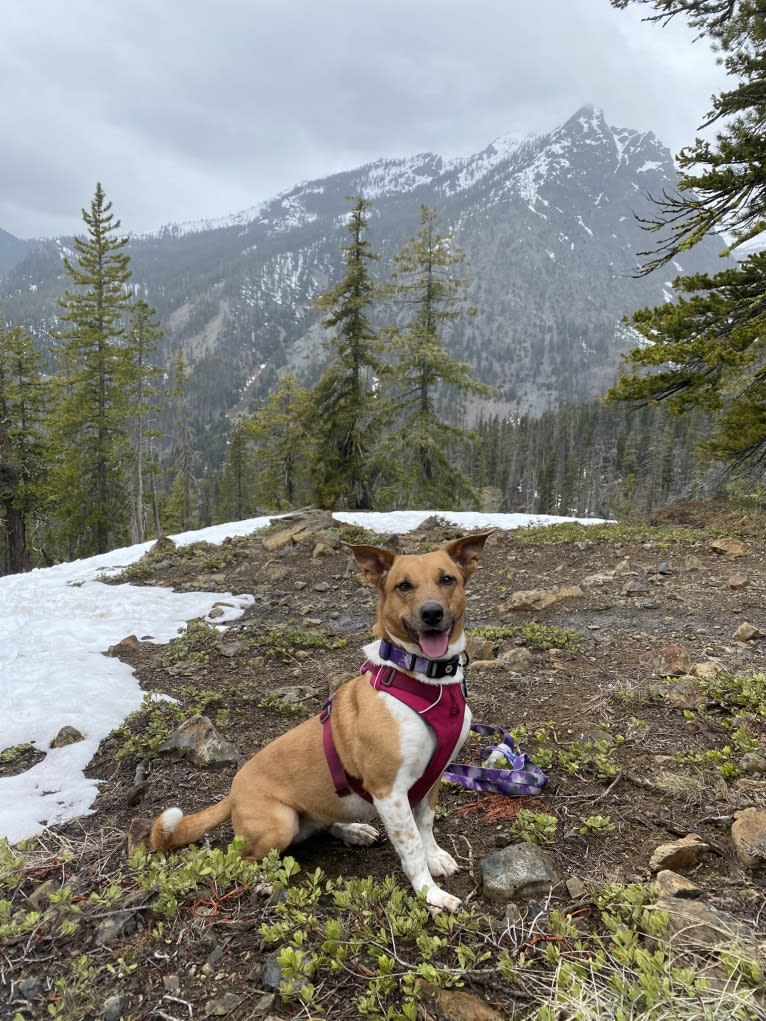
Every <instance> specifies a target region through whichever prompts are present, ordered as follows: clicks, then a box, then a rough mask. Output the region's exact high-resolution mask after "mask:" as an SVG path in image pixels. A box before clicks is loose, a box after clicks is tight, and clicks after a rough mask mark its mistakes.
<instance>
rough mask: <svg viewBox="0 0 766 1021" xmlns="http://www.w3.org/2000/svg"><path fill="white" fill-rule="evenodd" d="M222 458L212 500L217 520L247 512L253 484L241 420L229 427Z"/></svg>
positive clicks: (241, 516) (239, 518)
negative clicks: (222, 461)
mask: <svg viewBox="0 0 766 1021" xmlns="http://www.w3.org/2000/svg"><path fill="white" fill-rule="evenodd" d="M227 448H228V449H227V453H226V460H225V461H224V463H223V468H222V469H221V479H220V485H219V488H218V500H217V503H216V520H217V521H242V520H243V519H244V518H246V517H248V516H249V512H250V500H251V498H252V497H251V494H252V490H253V488H254V486H253V466H252V456H251V453H250V451H249V450H248V440H247V432H246V429H245V426H244V424H243V423H238V424H237V425H235V426H233V427H232V429H230V430H229V435H228V438H227Z"/></svg>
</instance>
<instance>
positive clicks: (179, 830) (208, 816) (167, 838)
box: [149, 796, 231, 851]
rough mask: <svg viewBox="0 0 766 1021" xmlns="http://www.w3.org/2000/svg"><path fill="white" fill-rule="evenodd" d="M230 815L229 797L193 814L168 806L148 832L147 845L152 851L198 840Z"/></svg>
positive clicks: (163, 849) (167, 849) (168, 848)
mask: <svg viewBox="0 0 766 1021" xmlns="http://www.w3.org/2000/svg"><path fill="white" fill-rule="evenodd" d="M230 815H231V798H230V797H228V796H227V797H225V798H224V799H223V801H219V802H217V803H216V804H215V805H211V806H210V808H204V809H203V810H202V811H201V812H195V813H194V815H184V814H183V812H182V811H181V809H180V808H168V809H166V810H165V811H164V812H163V813H162V815H160V816H158V817H157V818H156V819H155V821H154V825H153V826H152V828H151V831H150V833H149V846H150V847H151V849H152V850H153V851H169V850H170V849H171V848H173V847H183V846H184V845H185V844H192V843H194V841H195V840H199V838H200V837H202V836H204V835H205V833H207V832H208V830H212V829H213V827H214V826H219V825H220V824H221V823H222V822H226V820H227V819H228V818H229V816H230Z"/></svg>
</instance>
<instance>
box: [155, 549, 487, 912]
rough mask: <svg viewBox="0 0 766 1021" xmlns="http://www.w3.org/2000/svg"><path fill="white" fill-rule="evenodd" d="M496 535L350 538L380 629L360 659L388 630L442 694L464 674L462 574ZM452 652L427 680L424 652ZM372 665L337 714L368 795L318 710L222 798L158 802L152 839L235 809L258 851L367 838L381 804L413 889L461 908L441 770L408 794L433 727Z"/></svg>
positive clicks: (337, 699) (431, 743) (463, 731)
mask: <svg viewBox="0 0 766 1021" xmlns="http://www.w3.org/2000/svg"><path fill="white" fill-rule="evenodd" d="M489 534H490V533H489V532H486V533H482V534H477V535H467V536H464V537H463V538H460V539H454V540H453V541H451V542H448V543H446V544H445V545H444V546H442V547H441V548H439V549H437V550H435V551H434V552H431V553H425V554H422V555H414V554H408V555H397V554H394V553H392V552H391V551H390V550H387V549H384V548H382V547H378V546H366V545H355V546H352V545H349V547H348V548H349V549H350V551H351V553H352V554H353V556H354V558H355V560H356V562H357V564H358V565H359V566H360V567H361V569H362V571H363V572H364V575H365V577H366V579H367V581H368V582H369V583H370V584H372V585H374V586H375V587H376V588H377V590H378V609H377V620H376V623H375V628H374V634H375V635H377V637H378V639H379V640H378V641H375V642H373V643H371V644H370V645H368V646H367V647H366V648H365V653H366V656H367V659H368V663H367V664H365V667H367V666H368V665H373V664H379V663H381V656H380V650H381V641H380V640H381V639H382V640H383V647H384V649H388V645H387V643H390V646H392V647H393V648H394V649H395V650H400V653H399V654H400V655H405V654H410V656H409V657H406V658H407V659H408V662H409V663H411V664H412V665H413V666H415V669H414V670H406V669H405V670H404V671H403V673H404V674H406V675H408V676H409V677H415V678H417V680H419V681H421V682H423V683H425V684H428V685H433V686H434V688H433V690H434V692H435V693H437V692H438V694H439V695H440V694H441V691H440V685H461V684H462V682H463V673H462V666H461V665H459V661H458V659H456V657H459V656H460V653H462V651H463V649H464V648H465V634H464V631H463V614H464V610H465V584H466V582H467V580H468V578H469V577H470V576H471V575H472V574H473V572H474V570H475V569H476V565H477V563H478V559H479V556H480V554H481V552H482V549H483V547H484V543H485V541H486V539H487V536H488V535H489ZM448 660H449V661H451V662H452V663H454V664H455V666H454V667H453V668H451V669H452V671H453V672H452V675H451V676H448V677H441V678H440V679H439V680H431V679H430V678H429V677H428V676H426V674H425V673H423V672H422V669H423V663H424V661H433V663H434V665H435V666H438V665H439V663H440V662H444V661H448ZM427 665H428V667H429V668H430V666H431V662H429V663H428V664H427ZM437 672H438V671H437ZM371 676H372V675H371V674H370V673H369V672H366V673H363V674H361V675H360V676H358V677H355V678H354V679H353V680H350V681H348V682H347V683H346V684H344V685H343V686H342V687H341V688H339V689H338V691H337V693H336V694H335V696H334V698H333V702H332V716H331V728H332V739H333V741H334V744H335V749H336V752H337V758H338V759H339V760H340V763H341V764H342V768H343V769H344V770H345V772H346V774H348V775H349V776H350V777H352V778H358V779H359V780H360V781H361V784H362V785H363V787H364V790H365V791H366V792H367V794H368V795H369V797H370V799H371V800H370V801H368V800H365V798H364V797H360V796H359V795H358V794H355V793H349V794H348V795H347V796H344V797H341V796H339V794H338V793H337V792H336V784H334V782H333V775H332V773H331V769H330V766H329V765H328V758H327V757H326V754H325V746H324V740H323V733H324V727H326V726H328V725H330V724H329V723H327V722H325V723H324V725H323V722H322V719H321V718H320V716H314V717H313V718H312V719H310V720H306V721H305V722H304V723H301V724H300V725H299V726H297V727H295V728H294V729H292V730H290V731H288V732H287V733H286V734H283V735H282V736H281V737H278V738H276V739H275V740H274V741H272V742H271V743H270V744H268V745H267V746H266V747H265V748H263V749H262V750H261V751H259V752H258V753H257V754H256V755H254V756H253V758H252V759H250V761H249V762H247V763H246V764H245V765H244V766H243V767H242V768H241V769H240V770H239V772H238V773H237V775H236V776H235V777H234V780H233V782H232V786H231V791H230V793H229V794H228V796H227V797H225V798H224V799H223V800H222V801H220V802H218V804H216V805H213V806H211V807H210V808H206V809H204V810H203V811H201V812H197V813H196V814H194V815H189V816H184V815H183V813H182V812H181V811H180V809H178V808H170V809H167V811H165V812H163V813H162V815H160V816H159V817H158V818H157V819H156V820H155V821H154V823H153V825H152V828H151V832H150V834H149V844H150V846H151V847H152V848H153V849H154V850H164V849H169V848H173V847H180V846H182V845H184V844H188V843H191V842H192V841H195V840H198V839H199V838H200V837H201V836H202V835H203V834H205V833H206V832H207V831H208V830H210V829H212V828H213V827H214V826H217V825H219V824H220V823H222V822H224V821H225V820H226V819H228V818H231V821H232V825H233V828H234V833H235V834H236V835H238V836H243V837H244V838H245V840H246V844H245V848H244V852H243V853H244V854H245V855H246V856H247V857H249V858H254V859H256V860H260V859H261V858H263V857H264V856H265V855H266V854H267V853H268V852H269V851H270V850H271V849H272V848H276V849H277V850H279V851H282V850H284V849H285V848H286V847H288V846H289V845H290V844H292V843H295V842H297V841H300V840H303V839H305V838H306V837H308V836H310V835H311V834H313V833H316V832H317V831H319V830H327V831H328V832H329V833H331V834H332V835H333V836H336V837H339V838H340V839H341V840H343V841H345V842H346V843H348V844H361V845H369V844H372V843H373V842H374V841H375V840H376V839H377V836H378V833H377V831H376V830H375V829H374V828H373V827H372V826H370V825H369V821H370V820H371V819H373V818H374V817H375V816H376V815H377V816H378V817H379V818H380V820H381V822H382V823H383V826H384V827H385V830H386V833H387V834H388V837H389V839H390V841H391V843H392V844H393V846H394V848H395V849H396V851H397V853H398V855H399V858H400V859H401V863H402V867H403V869H404V872H405V874H406V876H407V878H408V879H409V881H410V883H411V884H412V886H413V888H414V889H415V890H416V891H418V892H419V891H421V890H424V891H425V895H426V899H427V901H428V903H429V904H430V905H432V906H433V907H435V908H441V909H446V910H449V911H454V910H456V909H457V908H458V907H459V905H460V901H459V899H458V898H457V897H454V896H452V895H451V894H449V893H447V892H446V891H445V890H442V889H441V888H440V887H439V886H438V885H437V883H436V882H435V881H434V877H435V876H448V875H451V874H452V873H454V872H456V871H457V868H458V866H457V864H456V862H455V860H454V859H453V858H452V856H451V855H450V854H448V853H447V852H446V851H444V850H442V848H440V847H439V846H438V844H437V843H436V841H435V839H434V836H433V820H434V808H435V806H436V800H437V797H438V789H439V780H438V779H437V780H436V782H435V783H433V785H432V786H431V787H430V790H428V791H427V793H426V794H425V796H423V797H422V798H421V799H420V800H419V801H417V803H414V804H412V805H410V799H409V798H408V792H409V791H410V789H411V788H413V786H414V785H415V784H416V782H417V781H418V780H419V779H420V778H421V777H423V776H424V774H425V773H426V769H427V767H428V764H429V762H430V760H431V758H432V755H433V754H435V745H436V739H435V736H434V733H433V730H432V728H431V727H430V726H429V725H428V724H427V723H426V722H425V721H424V719H423V718H422V717H421V715H420V714H419V713H418V712H417V711H415V710H414V709H413V708H411V707H410V706H409V705H405V704H403V703H402V702H401V701H398V700H397V699H396V698H394V697H392V696H391V695H390V693H389V692H388V691H386V690H385V689H383V690H381V688H376V687H373V686H372V684H371ZM429 690H430V689H429ZM451 694H452V695H454V694H455V692H454V691H453V692H451ZM461 699H462V696H461ZM437 701H438V699H437ZM459 705H460V713H461V714H462V727H460V724H459V721H458V728H459V731H458V732H459V736H458V738H457V740H456V741H455V742H454V747H453V748H451V749H447V761H449V760H450V759H451V758H452V757H454V755H455V754H456V753H457V752H458V751H459V750H460V748H461V747H462V745H463V742H464V741H465V739H466V737H467V735H468V731H469V728H470V723H471V713H470V710H469V709H468V707H467V706H465V707H464V704H463V702H462V700H461V701H460V702H459Z"/></svg>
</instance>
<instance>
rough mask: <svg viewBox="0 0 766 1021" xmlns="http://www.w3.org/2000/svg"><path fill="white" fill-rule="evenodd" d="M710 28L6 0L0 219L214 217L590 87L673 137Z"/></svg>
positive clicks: (622, 20)
mask: <svg viewBox="0 0 766 1021" xmlns="http://www.w3.org/2000/svg"><path fill="white" fill-rule="evenodd" d="M722 82H723V76H722V72H721V71H720V69H719V68H717V67H716V65H715V60H714V56H713V54H712V53H711V52H710V50H709V49H708V48H707V46H706V44H705V43H704V42H698V43H692V36H691V33H690V32H689V31H688V30H687V29H686V28H685V26H683V25H682V24H678V25H673V26H671V27H670V28H666V29H661V28H659V27H658V26H656V25H647V24H643V23H642V22H641V20H640V16H639V14H637V13H636V12H635V11H632V10H629V11H624V12H617V11H614V10H612V8H611V7H610V5H609V3H608V0H534V2H529V0H528V2H527V3H519V2H516V0H416V2H413V0H323V2H322V3H317V2H316V0H217V2H215V3H212V2H210V0H162V3H156V2H152V0H123V2H121V3H119V4H106V3H103V2H99V0H69V2H68V3H66V4H63V3H61V2H60V0H36V2H35V3H34V4H30V3H28V2H27V0H5V4H4V17H3V29H2V33H0V89H1V90H2V94H3V95H4V97H5V100H4V102H3V104H2V109H0V138H2V140H3V158H2V160H0V227H2V228H4V229H6V230H10V231H11V232H12V233H15V234H17V235H19V236H24V237H27V236H35V235H51V234H56V233H63V232H67V231H70V232H71V231H80V230H81V227H82V222H81V219H80V210H81V208H82V207H83V206H87V205H88V204H89V202H90V199H91V197H92V195H93V192H94V190H95V184H96V181H97V180H100V181H101V182H102V184H103V186H104V189H105V190H106V193H107V196H108V197H109V198H110V199H111V200H112V202H113V205H114V210H115V212H116V213H117V215H118V216H119V217H120V218H121V220H122V225H123V228H124V229H125V230H126V231H130V232H136V231H143V230H151V229H154V228H156V227H159V226H160V225H162V224H163V223H167V222H169V221H183V220H190V219H198V218H203V217H216V216H223V215H226V214H227V213H230V212H234V211H236V210H239V209H243V208H247V207H249V206H252V205H255V204H257V203H258V202H260V201H261V200H263V199H265V198H268V197H269V196H271V195H273V194H275V193H276V192H278V191H280V190H283V189H286V188H289V187H290V186H292V185H293V184H295V183H297V182H298V181H300V180H305V179H307V178H311V177H317V176H323V175H325V174H328V173H332V172H334V171H337V170H341V169H346V168H349V167H352V166H355V165H357V164H359V163H363V162H366V161H368V160H372V159H375V158H377V157H379V156H403V155H408V154H410V153H414V152H423V151H425V150H430V151H433V152H438V153H440V154H442V155H457V154H460V153H463V154H468V153H471V152H476V151H478V150H479V149H482V148H483V147H484V146H485V145H487V144H488V143H489V142H490V141H491V140H492V139H493V138H496V137H497V136H498V135H501V134H505V133H508V132H512V131H513V132H522V133H539V132H543V131H547V130H550V129H551V128H553V127H555V126H556V125H558V124H559V123H561V122H562V121H564V120H565V119H567V118H568V117H569V116H570V115H571V114H572V113H574V111H575V110H576V109H577V108H578V107H579V106H581V105H582V104H583V103H586V102H592V103H595V104H596V105H598V106H601V107H603V109H604V111H605V114H606V117H607V120H608V121H609V122H610V123H612V124H615V125H617V126H621V127H633V128H638V129H640V130H653V131H654V132H655V133H656V134H658V135H659V137H660V138H661V139H662V140H663V141H664V142H665V143H666V144H668V145H669V146H670V148H671V149H673V151H677V150H678V149H679V148H680V147H681V146H682V145H684V144H687V143H689V142H690V141H692V139H693V137H694V134H695V129H696V127H697V125H698V124H699V123H700V121H701V120H702V118H703V116H704V114H705V112H706V111H707V110H708V108H709V105H710V102H709V100H710V96H711V94H712V93H714V92H716V91H718V90H719V89H720V88H721V85H722Z"/></svg>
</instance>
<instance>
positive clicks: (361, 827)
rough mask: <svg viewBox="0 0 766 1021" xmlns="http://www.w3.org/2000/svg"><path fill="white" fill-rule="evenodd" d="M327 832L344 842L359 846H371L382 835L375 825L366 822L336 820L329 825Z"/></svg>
mask: <svg viewBox="0 0 766 1021" xmlns="http://www.w3.org/2000/svg"><path fill="white" fill-rule="evenodd" d="M327 832H328V833H330V834H331V835H332V836H333V837H337V839H338V840H342V841H343V843H344V844H351V845H353V846H358V847H369V846H370V845H371V844H374V843H375V841H376V840H377V839H378V837H379V836H380V834H379V833H378V831H377V830H376V829H375V827H374V826H368V825H367V823H365V822H335V823H333V824H332V826H330V827H328V830H327Z"/></svg>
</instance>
